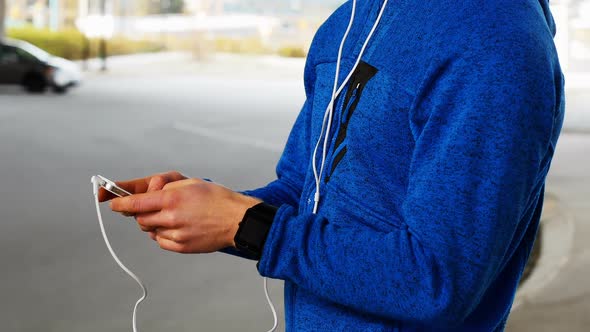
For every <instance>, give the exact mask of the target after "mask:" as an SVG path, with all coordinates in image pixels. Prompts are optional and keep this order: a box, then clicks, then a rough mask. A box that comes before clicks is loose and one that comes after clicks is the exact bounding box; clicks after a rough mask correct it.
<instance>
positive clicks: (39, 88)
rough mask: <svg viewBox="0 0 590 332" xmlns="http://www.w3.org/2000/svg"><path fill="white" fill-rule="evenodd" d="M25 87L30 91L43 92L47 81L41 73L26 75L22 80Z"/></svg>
mask: <svg viewBox="0 0 590 332" xmlns="http://www.w3.org/2000/svg"><path fill="white" fill-rule="evenodd" d="M23 85H24V86H25V89H27V91H29V92H32V93H43V92H45V90H47V83H46V81H45V79H44V78H43V77H42V76H41V75H28V76H27V77H26V78H25V79H24V82H23Z"/></svg>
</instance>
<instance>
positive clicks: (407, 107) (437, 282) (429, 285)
mask: <svg viewBox="0 0 590 332" xmlns="http://www.w3.org/2000/svg"><path fill="white" fill-rule="evenodd" d="M382 3H383V0H358V4H357V13H356V19H355V21H354V24H353V27H352V30H351V32H350V35H349V37H348V39H347V42H346V43H345V46H344V52H343V60H342V67H341V71H340V78H341V79H340V81H341V82H342V81H343V79H344V78H345V77H346V75H347V74H348V72H349V71H350V70H351V68H352V67H353V65H354V61H355V60H356V58H357V56H358V54H359V51H360V49H361V47H362V44H363V42H364V41H365V39H366V37H367V35H368V33H369V30H370V29H371V27H372V25H373V23H374V22H375V19H376V17H377V15H378V12H379V10H380V8H381V5H382ZM351 5H352V3H351V2H350V1H349V2H347V3H345V4H344V5H343V6H342V7H340V8H339V9H338V10H336V12H334V14H332V16H331V17H330V18H329V19H328V20H327V21H326V22H325V23H324V24H323V25H322V26H321V28H320V29H319V31H318V32H317V34H316V36H315V38H314V40H313V43H312V46H311V49H310V52H309V56H308V58H307V62H306V66H305V73H304V78H305V92H306V97H307V98H306V101H305V104H304V105H303V108H302V110H301V113H300V114H299V116H298V118H297V120H296V123H295V124H294V127H293V129H292V132H291V134H290V136H289V139H288V142H287V145H286V147H285V150H284V152H283V154H282V157H281V158H280V161H279V163H278V165H277V179H276V180H275V181H273V182H271V183H270V184H268V185H267V186H265V187H263V188H260V189H256V190H252V191H247V192H246V193H247V194H249V195H252V196H255V197H259V198H261V199H262V200H264V201H265V202H267V203H269V204H273V205H275V206H278V207H279V210H278V212H277V214H276V216H275V218H274V222H273V224H272V227H271V229H270V232H269V234H268V237H267V240H266V244H265V246H264V249H263V253H262V258H261V259H260V261H259V263H258V270H259V272H260V274H261V275H263V276H268V277H270V278H276V279H282V280H285V316H286V330H287V331H331V332H332V331H502V330H503V329H504V326H505V323H506V319H507V317H508V314H509V312H510V308H511V304H512V302H513V299H514V294H515V290H516V287H517V284H518V281H519V278H520V276H521V273H522V271H523V267H524V266H525V263H526V261H527V258H528V256H529V253H530V251H531V247H532V245H533V242H534V239H535V235H536V232H537V229H538V226H539V219H540V215H541V208H542V204H543V192H544V184H545V178H546V176H547V172H548V170H549V166H550V162H551V158H552V156H553V153H554V149H555V145H556V142H557V138H558V136H559V132H560V130H561V125H562V121H563V114H564V111H563V110H564V97H563V84H564V83H563V75H562V72H561V69H560V65H559V61H558V58H557V54H556V50H555V46H554V43H553V36H554V34H555V26H554V23H553V19H552V16H551V13H550V11H549V6H548V3H547V1H546V0H520V1H514V0H505V1H501V0H500V1H489V0H487V1H476V0H470V1H453V2H448V1H409V0H390V2H389V4H388V6H387V7H386V9H385V11H384V14H383V18H382V21H381V23H380V24H379V26H378V28H377V30H376V32H375V35H374V36H373V38H372V39H371V41H370V43H369V44H368V47H367V50H366V52H365V53H364V55H363V56H362V61H361V63H360V65H359V66H358V68H357V69H356V71H355V72H354V75H353V76H352V78H351V80H350V82H349V83H348V84H347V85H346V88H345V89H344V90H343V91H342V93H341V94H340V95H339V97H338V98H337V99H336V104H335V109H334V118H333V122H332V131H331V134H330V136H329V144H328V149H327V159H326V164H325V171H324V176H323V178H322V179H321V189H320V193H321V201H320V205H319V209H318V212H317V214H313V213H312V210H313V205H314V204H313V203H314V202H313V198H314V192H315V180H314V176H313V171H312V161H311V160H312V154H313V149H314V147H315V145H316V142H317V141H318V138H319V136H320V132H321V127H322V119H323V116H324V111H325V110H326V106H327V105H328V103H329V101H330V98H331V93H332V87H333V80H334V74H335V68H336V58H337V54H338V47H339V44H340V41H341V39H342V36H343V34H344V31H345V30H346V27H347V25H348V22H349V19H350V12H351ZM321 152H322V150H321V147H320V150H319V151H318V156H321ZM319 159H320V157H318V162H317V163H318V165H319V163H320V161H319Z"/></svg>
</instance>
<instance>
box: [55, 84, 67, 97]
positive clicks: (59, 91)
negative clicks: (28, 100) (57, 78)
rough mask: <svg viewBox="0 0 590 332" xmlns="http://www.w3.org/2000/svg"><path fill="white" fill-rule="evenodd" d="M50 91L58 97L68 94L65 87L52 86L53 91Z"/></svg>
mask: <svg viewBox="0 0 590 332" xmlns="http://www.w3.org/2000/svg"><path fill="white" fill-rule="evenodd" d="M52 90H53V92H54V93H57V94H60V95H62V94H64V93H66V92H68V88H67V87H65V86H53V89H52Z"/></svg>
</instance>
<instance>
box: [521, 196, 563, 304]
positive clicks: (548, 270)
mask: <svg viewBox="0 0 590 332" xmlns="http://www.w3.org/2000/svg"><path fill="white" fill-rule="evenodd" d="M541 227H542V228H543V231H542V232H541V233H540V236H541V238H540V241H541V243H542V246H541V252H540V255H539V257H538V258H537V261H536V264H535V265H534V267H533V270H532V272H531V274H530V275H529V277H528V278H527V279H526V280H525V281H524V282H523V283H522V285H520V287H519V288H518V290H517V292H516V296H515V299H514V303H513V305H512V309H511V311H515V310H516V309H518V308H519V307H520V306H522V305H523V304H525V303H530V302H532V301H531V300H532V299H533V298H535V297H536V296H537V295H538V294H539V293H540V292H541V291H542V290H543V289H544V288H546V287H547V286H548V285H549V284H550V283H551V282H552V281H553V280H555V278H556V277H557V276H558V275H559V272H560V271H561V270H562V269H563V267H564V266H565V265H566V264H567V263H568V261H569V259H570V256H571V254H572V249H573V238H574V231H575V226H574V221H573V217H572V215H571V214H569V213H568V212H567V209H566V206H565V204H564V203H563V202H561V201H560V200H559V198H557V197H556V196H555V195H552V194H549V193H548V194H547V195H546V197H545V207H544V208H543V214H542V216H541Z"/></svg>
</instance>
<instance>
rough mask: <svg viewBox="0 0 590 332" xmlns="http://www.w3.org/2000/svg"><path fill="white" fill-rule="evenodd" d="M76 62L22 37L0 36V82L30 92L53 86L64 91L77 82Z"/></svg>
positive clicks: (59, 90)
mask: <svg viewBox="0 0 590 332" xmlns="http://www.w3.org/2000/svg"><path fill="white" fill-rule="evenodd" d="M81 76H82V75H81V73H80V69H79V68H78V66H77V65H76V64H75V63H73V62H71V61H68V60H66V59H63V58H59V57H56V56H53V55H51V54H49V53H47V52H45V51H43V50H42V49H40V48H38V47H36V46H33V45H32V44H29V43H27V42H24V41H20V40H14V39H8V38H4V39H0V84H18V85H22V86H23V87H24V88H25V89H27V91H29V92H37V93H39V92H44V91H45V90H46V89H47V88H52V89H53V91H55V92H57V93H64V92H66V90H67V89H68V88H69V87H71V86H74V85H77V84H79V83H80V80H81Z"/></svg>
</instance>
